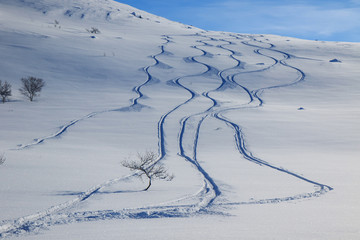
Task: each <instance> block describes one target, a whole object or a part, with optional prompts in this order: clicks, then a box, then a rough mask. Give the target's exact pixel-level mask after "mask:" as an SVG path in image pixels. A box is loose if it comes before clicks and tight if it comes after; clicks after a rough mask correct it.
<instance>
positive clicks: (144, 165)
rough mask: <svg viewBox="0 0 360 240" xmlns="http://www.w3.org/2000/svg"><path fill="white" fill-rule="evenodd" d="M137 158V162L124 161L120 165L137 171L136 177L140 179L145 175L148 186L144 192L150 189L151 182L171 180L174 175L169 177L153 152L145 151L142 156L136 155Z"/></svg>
mask: <svg viewBox="0 0 360 240" xmlns="http://www.w3.org/2000/svg"><path fill="white" fill-rule="evenodd" d="M137 158H138V159H137V160H131V161H128V160H125V161H123V162H122V165H123V166H124V167H127V168H129V169H130V170H132V171H139V174H138V177H140V178H142V176H144V175H145V176H146V177H147V178H148V186H147V187H146V188H145V189H144V191H146V190H148V189H149V188H150V186H151V181H152V180H155V179H161V180H166V181H171V180H173V178H174V175H170V174H169V173H168V172H167V169H166V168H165V166H164V165H163V164H161V163H160V162H159V161H157V160H156V154H155V153H154V152H151V151H147V152H145V153H144V154H140V153H138V155H137Z"/></svg>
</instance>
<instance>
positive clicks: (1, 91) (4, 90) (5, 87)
mask: <svg viewBox="0 0 360 240" xmlns="http://www.w3.org/2000/svg"><path fill="white" fill-rule="evenodd" d="M0 96H1V98H2V102H3V103H5V101H6V99H7V98H8V97H9V96H11V85H10V83H8V82H6V81H5V82H4V84H2V82H1V80H0Z"/></svg>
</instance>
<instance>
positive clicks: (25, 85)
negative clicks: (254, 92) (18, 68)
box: [19, 77, 45, 102]
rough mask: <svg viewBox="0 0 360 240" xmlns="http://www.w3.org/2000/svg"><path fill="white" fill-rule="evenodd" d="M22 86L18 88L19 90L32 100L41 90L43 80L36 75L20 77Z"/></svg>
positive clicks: (43, 84) (43, 83)
mask: <svg viewBox="0 0 360 240" xmlns="http://www.w3.org/2000/svg"><path fill="white" fill-rule="evenodd" d="M21 82H22V87H21V88H19V91H20V93H21V94H22V95H24V96H26V97H27V98H29V100H30V101H31V102H32V101H33V100H34V97H36V96H38V95H39V93H40V92H41V89H42V88H43V87H44V86H45V82H44V80H42V79H41V78H36V77H26V78H22V79H21Z"/></svg>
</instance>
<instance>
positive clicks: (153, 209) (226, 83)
mask: <svg viewBox="0 0 360 240" xmlns="http://www.w3.org/2000/svg"><path fill="white" fill-rule="evenodd" d="M188 36H189V35H188ZM191 36H192V37H199V40H197V42H198V44H197V45H193V46H191V48H193V49H195V50H196V51H199V52H200V55H196V56H189V57H186V58H184V61H185V62H186V63H188V64H199V65H202V66H204V67H205V68H206V70H205V71H202V72H199V73H197V74H192V75H184V76H180V77H176V78H174V79H171V80H167V82H171V83H172V85H173V86H174V87H178V88H180V89H182V91H185V92H188V93H189V94H190V97H189V98H188V99H187V100H185V101H184V102H182V103H179V104H178V105H177V106H175V107H174V108H172V109H171V110H169V111H168V112H166V113H164V114H163V115H162V116H161V118H160V119H159V121H158V126H157V128H158V154H159V156H158V159H157V161H161V160H163V159H164V158H165V156H166V154H167V151H166V145H165V141H166V139H165V138H166V134H165V127H164V126H165V122H166V120H167V118H168V117H169V116H170V115H171V114H173V113H174V112H176V111H180V110H181V108H182V107H184V106H186V105H189V104H193V102H194V100H195V99H198V98H204V99H207V101H208V102H209V103H211V106H210V107H206V108H204V109H203V110H202V111H199V112H198V113H195V114H190V115H184V116H183V118H182V119H181V120H180V122H179V133H178V139H177V142H178V155H179V156H180V157H182V158H184V160H186V161H187V162H189V163H190V164H191V165H192V166H193V167H194V168H195V169H196V170H197V171H198V172H199V173H200V175H201V176H202V177H203V187H202V188H201V189H200V190H199V191H198V192H196V193H195V194H193V195H190V196H185V197H183V198H179V199H175V200H173V201H171V202H168V203H164V204H160V205H156V206H147V207H140V208H131V209H121V210H103V211H87V212H68V211H67V210H68V209H69V208H70V207H75V206H76V205H77V204H79V203H81V202H83V201H86V200H87V199H89V198H90V197H91V196H93V195H94V194H96V193H97V192H98V191H99V190H100V189H102V188H104V187H107V186H110V185H113V184H115V183H119V182H121V181H125V180H126V179H129V178H132V177H134V176H135V175H136V173H135V174H132V175H129V176H126V177H122V178H117V179H112V180H109V181H106V182H104V183H102V184H99V185H97V186H94V187H92V188H90V189H89V190H87V191H85V192H84V193H82V194H80V195H78V196H77V197H76V198H75V199H73V200H71V201H68V202H66V203H63V204H59V205H56V206H53V207H51V208H49V209H47V210H45V211H42V212H39V213H36V214H33V215H30V216H26V217H22V218H19V219H16V220H12V221H10V220H9V221H3V224H2V225H1V226H0V237H1V238H2V237H7V236H17V235H22V234H24V233H25V234H26V233H34V232H37V231H39V230H41V229H46V228H47V227H50V226H53V225H57V224H67V223H73V222H82V221H96V220H107V219H127V218H133V219H143V218H169V217H189V216H194V215H199V214H200V215H201V214H223V215H226V213H224V211H219V210H218V209H222V207H224V206H229V205H246V204H269V203H278V202H285V201H293V200H298V199H307V198H313V197H318V196H320V195H322V194H324V193H326V192H328V191H331V190H333V188H332V187H330V186H328V185H325V184H321V183H318V182H316V181H313V180H310V179H308V178H305V177H303V176H301V175H299V174H296V173H294V172H292V171H289V170H287V169H284V168H282V167H278V166H275V165H273V164H271V163H269V162H266V161H264V160H262V159H259V158H257V157H255V156H254V154H253V153H252V152H251V151H250V150H249V149H248V148H247V146H246V138H245V135H244V133H243V131H242V128H241V126H240V125H238V124H237V123H235V122H233V121H231V120H230V119H228V118H226V117H225V116H224V114H226V113H227V112H230V111H241V110H242V109H245V108H258V107H262V106H263V105H264V103H265V102H264V100H263V99H262V97H261V95H262V93H263V92H264V91H266V90H270V89H275V88H285V87H289V86H293V85H296V84H298V83H300V82H302V81H304V79H305V73H304V72H303V71H302V70H301V69H299V68H297V67H294V66H291V65H289V64H287V63H286V60H287V59H290V58H296V56H293V55H290V54H288V53H285V52H283V51H279V50H277V49H275V48H276V46H274V45H273V44H271V43H265V44H269V47H264V46H260V44H264V43H263V42H261V41H258V40H256V39H254V38H250V39H248V40H247V41H245V40H244V38H248V37H247V36H242V35H229V38H231V40H226V39H215V38H212V37H208V36H204V35H200V34H196V35H191ZM173 37H175V36H173ZM170 39H171V37H170V36H163V40H165V43H163V44H162V45H161V46H159V48H160V52H159V53H157V54H156V55H153V56H151V58H152V59H153V60H154V64H152V65H149V66H147V67H144V68H143V71H144V73H145V74H146V81H145V82H143V83H142V84H141V85H138V86H136V87H134V88H133V91H134V93H135V94H136V95H137V97H135V98H133V99H131V102H132V103H131V105H130V106H128V107H123V108H120V109H111V110H104V111H99V112H93V113H90V114H88V115H86V116H84V117H82V118H80V119H77V120H73V121H71V122H69V123H68V124H66V125H64V126H62V127H60V129H59V131H57V132H56V133H54V134H52V135H49V136H47V137H44V138H39V139H35V140H34V142H32V143H30V144H27V145H20V146H19V147H18V148H17V149H16V150H22V149H25V148H28V147H32V146H36V145H39V144H41V143H43V142H44V141H46V140H49V139H52V138H56V137H59V136H61V135H62V134H64V133H65V132H66V131H67V130H68V129H69V128H70V127H72V126H73V125H75V124H77V123H79V122H80V121H83V120H86V119H89V118H92V117H94V116H96V115H99V114H102V113H106V112H112V111H141V108H143V107H151V106H146V105H142V104H140V103H139V101H140V100H142V99H144V94H143V93H142V88H143V87H147V86H149V85H150V83H151V82H152V81H154V79H156V78H155V77H154V76H153V75H152V74H151V73H150V71H149V70H150V69H151V68H153V67H161V66H162V64H163V63H162V62H161V61H159V60H158V57H159V56H161V55H163V56H165V55H171V53H170V54H169V52H166V51H165V47H166V45H167V44H169V43H171V41H170ZM235 40H236V41H241V42H240V43H241V44H243V45H245V46H248V47H251V48H254V50H253V52H254V53H255V54H257V55H259V56H261V57H265V58H268V59H271V60H272V61H273V64H270V65H269V66H265V67H264V68H261V69H257V70H249V71H246V69H244V68H243V67H242V62H241V61H240V60H239V59H237V58H236V56H237V55H240V54H239V53H237V52H235V51H234V50H231V49H230V48H227V47H226V46H228V45H236V43H235V42H234V41H235ZM209 41H210V42H213V41H216V42H218V43H219V42H221V44H218V45H216V46H215V45H211V44H209V43H208V42H209ZM250 42H251V43H250ZM257 43H258V44H259V45H257ZM202 46H206V47H213V48H218V49H221V50H224V51H227V52H228V53H229V55H227V56H228V57H229V58H230V59H231V60H232V61H233V62H234V63H235V64H234V66H232V67H229V68H226V69H223V70H218V69H217V68H216V67H214V66H211V65H210V64H207V63H204V62H202V61H201V60H199V59H201V58H203V57H213V56H212V54H211V53H209V52H207V51H205V50H203V49H202V48H201V47H202ZM265 50H266V51H268V52H275V53H280V54H281V55H282V56H283V59H277V58H275V57H273V56H271V55H268V54H265V53H263V51H265ZM165 65H166V64H165ZM277 65H281V66H283V67H287V68H290V69H292V70H294V71H296V72H297V73H298V75H299V77H298V78H297V79H296V80H293V81H291V82H289V83H283V84H279V85H273V86H268V87H262V88H259V89H248V88H247V87H245V86H243V85H241V84H240V83H239V82H238V81H237V80H236V77H237V76H238V75H242V74H251V73H254V72H263V71H267V70H269V69H271V68H273V67H275V66H277ZM229 71H234V72H235V73H232V74H228V75H226V73H227V72H229ZM206 75H211V76H217V78H218V79H219V85H218V87H217V88H215V89H213V90H209V91H204V92H201V93H200V92H196V91H195V90H193V89H191V87H189V86H186V84H184V83H182V80H184V79H186V78H191V77H200V76H206ZM228 88H239V89H240V90H241V91H242V92H243V93H245V94H247V96H248V98H249V100H248V103H244V104H241V105H238V106H231V107H222V106H221V103H220V102H219V100H217V99H216V98H214V97H212V96H211V95H212V93H215V92H219V91H226V89H228ZM144 101H145V100H144ZM199 109H201V107H200V108H199ZM208 118H214V119H217V120H218V121H220V122H222V123H225V124H226V125H227V126H228V127H229V128H231V129H232V131H233V132H234V142H235V145H236V149H237V150H238V152H239V153H240V154H241V155H242V157H243V158H244V159H246V160H248V161H250V162H253V163H255V164H258V165H261V166H265V167H268V168H271V169H273V170H276V171H278V172H281V173H283V174H288V175H290V176H292V177H295V178H298V179H299V180H301V181H305V182H307V183H309V184H312V185H314V186H315V190H314V192H310V193H302V194H297V195H294V196H288V197H282V198H271V199H260V200H250V201H247V202H223V201H216V199H217V198H218V197H219V196H220V195H221V188H220V187H219V186H218V185H217V184H216V180H214V179H213V178H212V177H211V176H210V175H209V174H208V173H207V172H206V170H205V169H204V168H203V167H202V166H201V165H200V163H199V162H198V160H197V146H198V141H199V137H200V134H201V133H200V132H201V126H202V124H203V122H204V121H206V119H208ZM190 120H194V121H195V122H196V124H195V125H196V127H195V131H194V132H189V131H188V130H187V129H189V124H188V123H189V122H190ZM186 134H190V135H192V136H193V138H192V143H191V144H190V145H191V149H190V151H189V150H188V149H186V148H185V147H184V146H185V141H186V140H185V138H184V135H186ZM189 198H191V199H197V204H187V205H181V204H175V205H173V204H174V203H181V201H183V200H184V199H189Z"/></svg>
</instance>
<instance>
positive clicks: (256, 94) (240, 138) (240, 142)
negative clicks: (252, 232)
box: [214, 40, 333, 204]
mask: <svg viewBox="0 0 360 240" xmlns="http://www.w3.org/2000/svg"><path fill="white" fill-rule="evenodd" d="M254 41H255V40H254ZM242 43H243V44H244V45H247V46H251V47H256V48H258V49H256V50H255V51H254V52H255V53H257V54H259V55H262V56H265V57H269V58H271V59H273V60H274V61H275V64H278V63H280V64H281V65H283V66H285V67H288V68H291V69H294V70H295V71H297V72H298V73H299V77H298V79H296V80H295V81H293V82H290V83H284V84H280V85H276V86H269V87H264V88H260V89H257V90H253V91H249V90H248V92H250V93H251V95H252V96H253V98H256V99H258V101H259V105H258V107H261V106H262V105H263V103H264V100H263V99H261V98H260V94H261V93H262V92H263V91H265V90H270V89H275V88H285V87H289V86H293V85H296V84H298V83H300V82H302V81H304V79H305V73H304V72H303V71H302V70H301V69H299V68H296V67H294V66H291V65H289V64H287V63H286V62H285V60H287V59H289V58H291V57H295V56H292V55H290V54H288V53H285V52H282V51H279V50H275V49H273V48H274V47H275V46H274V45H273V44H270V47H269V48H265V47H261V46H258V45H254V44H249V43H248V42H245V41H243V42H242ZM260 49H266V50H270V51H274V52H278V53H281V54H283V56H284V59H282V60H277V59H275V58H273V57H271V56H267V55H265V54H262V53H260V51H259V50H260ZM229 51H231V50H229ZM235 60H236V59H235ZM232 81H235V80H234V76H233V77H232ZM241 108H243V107H239V108H238V109H241ZM233 110H235V109H234V108H231V109H223V110H220V111H218V112H217V113H215V114H214V117H215V118H217V119H219V120H220V121H223V122H225V123H226V124H227V125H228V126H231V128H233V130H234V132H235V142H236V145H237V149H238V151H239V152H240V154H241V155H242V156H243V157H244V158H245V159H247V160H249V161H251V162H254V163H256V164H259V165H264V166H267V167H269V168H272V169H274V170H277V171H280V172H283V173H285V174H288V175H291V176H293V177H296V178H298V179H300V180H302V181H305V182H308V183H311V184H313V185H315V186H317V187H319V188H320V190H316V191H315V192H313V193H306V194H299V195H296V196H292V197H285V198H276V199H267V200H260V201H258V203H264V202H273V201H274V202H278V201H289V200H294V199H299V198H309V197H313V196H318V195H319V194H323V193H326V192H328V191H331V190H333V188H332V187H330V186H328V185H325V184H321V183H319V182H316V181H313V180H310V179H308V178H305V177H303V176H301V175H299V174H296V173H294V172H292V171H289V170H287V169H284V168H282V167H278V166H275V165H273V164H271V163H268V162H266V161H264V160H262V159H259V158H257V157H255V156H254V155H253V154H252V153H251V152H250V151H249V150H248V149H247V147H246V145H245V136H244V133H243V132H242V130H241V127H240V126H239V125H237V124H236V123H234V122H232V121H230V120H229V119H227V118H225V117H224V116H222V114H223V113H225V112H228V111H233ZM250 203H256V201H255V202H250ZM243 204H244V203H243Z"/></svg>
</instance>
